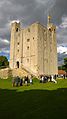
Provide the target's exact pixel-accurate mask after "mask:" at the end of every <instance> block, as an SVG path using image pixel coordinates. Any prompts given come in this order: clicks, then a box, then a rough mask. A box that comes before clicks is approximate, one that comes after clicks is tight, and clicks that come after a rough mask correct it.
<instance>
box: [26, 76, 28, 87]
mask: <svg viewBox="0 0 67 119" xmlns="http://www.w3.org/2000/svg"><path fill="white" fill-rule="evenodd" d="M25 84H26V85H28V76H27V77H26V76H25Z"/></svg>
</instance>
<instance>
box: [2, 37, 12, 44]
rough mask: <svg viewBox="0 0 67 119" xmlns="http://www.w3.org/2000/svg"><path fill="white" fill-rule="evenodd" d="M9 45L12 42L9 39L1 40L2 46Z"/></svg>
mask: <svg viewBox="0 0 67 119" xmlns="http://www.w3.org/2000/svg"><path fill="white" fill-rule="evenodd" d="M1 43H2V44H9V43H10V42H9V41H8V40H7V39H2V38H0V44H1Z"/></svg>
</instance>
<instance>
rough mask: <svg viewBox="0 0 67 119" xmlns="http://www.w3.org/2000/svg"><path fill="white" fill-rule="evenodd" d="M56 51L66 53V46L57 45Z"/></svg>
mask: <svg viewBox="0 0 67 119" xmlns="http://www.w3.org/2000/svg"><path fill="white" fill-rule="evenodd" d="M57 52H58V53H60V54H62V53H65V54H67V47H64V46H61V45H60V46H58V47H57Z"/></svg>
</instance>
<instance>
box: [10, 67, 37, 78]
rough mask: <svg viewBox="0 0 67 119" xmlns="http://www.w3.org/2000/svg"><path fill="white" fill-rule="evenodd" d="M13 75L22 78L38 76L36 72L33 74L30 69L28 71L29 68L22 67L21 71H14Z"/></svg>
mask: <svg viewBox="0 0 67 119" xmlns="http://www.w3.org/2000/svg"><path fill="white" fill-rule="evenodd" d="M12 75H13V76H20V77H24V76H28V75H32V76H35V77H36V76H37V75H36V74H35V73H34V72H32V71H31V70H30V69H28V68H27V67H24V66H22V68H19V69H12Z"/></svg>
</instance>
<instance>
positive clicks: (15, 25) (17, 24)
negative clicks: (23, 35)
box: [10, 21, 20, 68]
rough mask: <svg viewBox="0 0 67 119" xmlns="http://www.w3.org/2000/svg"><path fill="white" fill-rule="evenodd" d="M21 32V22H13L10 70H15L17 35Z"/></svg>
mask: <svg viewBox="0 0 67 119" xmlns="http://www.w3.org/2000/svg"><path fill="white" fill-rule="evenodd" d="M19 31H20V22H17V21H13V22H12V23H11V39H10V68H15V65H14V62H15V55H16V54H15V53H16V42H17V34H18V33H19Z"/></svg>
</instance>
